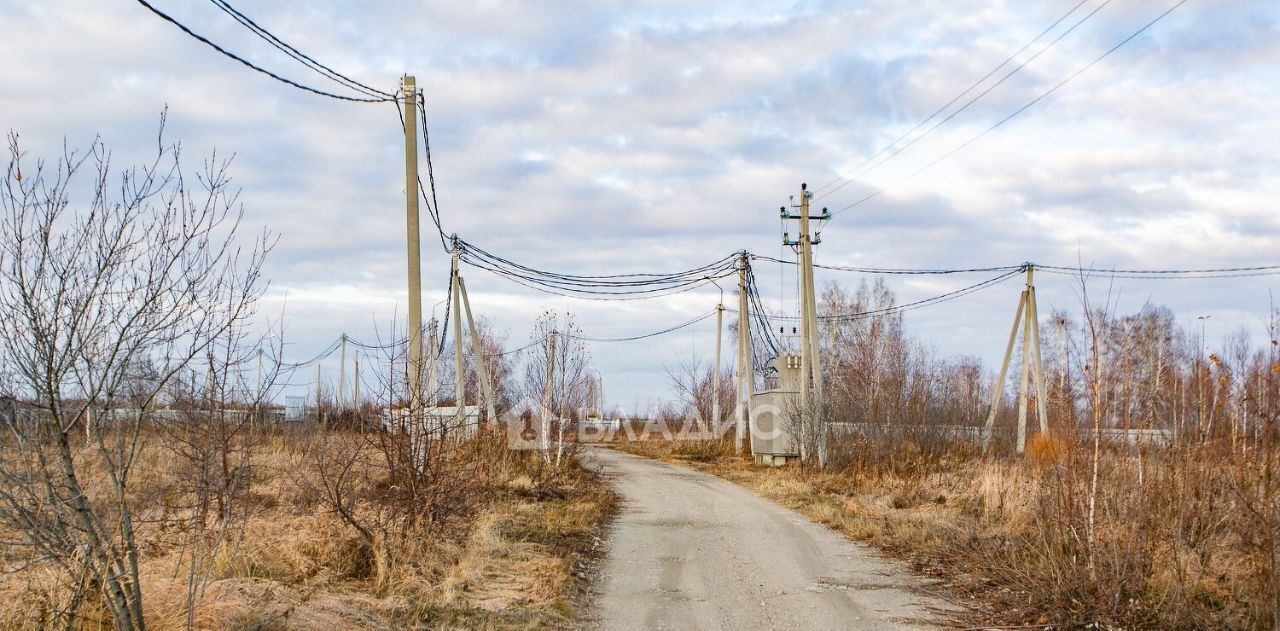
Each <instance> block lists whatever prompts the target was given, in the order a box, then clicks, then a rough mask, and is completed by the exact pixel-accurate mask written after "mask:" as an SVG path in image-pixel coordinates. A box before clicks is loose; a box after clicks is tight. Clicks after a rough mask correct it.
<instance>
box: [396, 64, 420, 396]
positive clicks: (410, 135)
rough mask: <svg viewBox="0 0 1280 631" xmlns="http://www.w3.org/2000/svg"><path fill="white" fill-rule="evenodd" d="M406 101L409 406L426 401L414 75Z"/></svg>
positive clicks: (403, 92) (403, 88) (405, 89)
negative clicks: (423, 382) (423, 365)
mask: <svg viewBox="0 0 1280 631" xmlns="http://www.w3.org/2000/svg"><path fill="white" fill-rule="evenodd" d="M400 96H401V98H402V99H403V100H404V104H403V107H402V108H401V109H403V110H404V201H405V206H404V209H405V228H406V230H405V234H406V237H407V239H408V255H409V321H408V322H407V325H408V328H409V353H408V360H409V361H408V365H407V366H406V369H407V370H406V372H408V381H409V407H410V409H411V410H417V409H418V407H419V405H420V404H421V401H422V387H421V386H422V384H421V378H422V252H421V243H420V241H419V239H418V110H417V108H418V87H417V81H416V80H415V79H414V78H413V77H412V76H410V75H405V76H404V77H403V78H402V79H401V85H400Z"/></svg>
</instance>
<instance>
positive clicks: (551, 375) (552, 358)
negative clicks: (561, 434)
mask: <svg viewBox="0 0 1280 631" xmlns="http://www.w3.org/2000/svg"><path fill="white" fill-rule="evenodd" d="M557 334H558V333H557V332H556V331H552V332H551V339H550V342H549V347H548V352H547V383H546V384H545V387H544V388H543V395H542V427H541V431H540V432H538V443H539V447H541V448H542V458H543V460H544V461H547V462H550V460H551V400H552V399H551V387H552V386H551V384H552V381H554V380H555V374H556V336H557ZM557 420H559V419H557Z"/></svg>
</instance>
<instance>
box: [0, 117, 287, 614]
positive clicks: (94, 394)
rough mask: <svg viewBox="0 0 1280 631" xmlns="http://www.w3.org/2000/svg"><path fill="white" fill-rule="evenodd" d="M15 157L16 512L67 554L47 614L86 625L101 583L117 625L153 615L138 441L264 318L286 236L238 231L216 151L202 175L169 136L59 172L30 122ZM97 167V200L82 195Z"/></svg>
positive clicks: (38, 558) (58, 560)
mask: <svg viewBox="0 0 1280 631" xmlns="http://www.w3.org/2000/svg"><path fill="white" fill-rule="evenodd" d="M161 127H162V129H163V124H162V125H161ZM9 153H10V161H9V165H8V168H7V170H6V177H5V181H4V183H3V186H2V187H0V206H2V207H3V215H0V313H4V314H5V316H4V318H0V356H3V357H4V359H3V360H2V361H0V364H3V365H4V366H5V367H6V368H7V369H8V370H9V371H11V374H12V382H11V383H12V385H11V387H12V389H13V393H12V396H15V397H17V398H18V399H20V400H21V401H22V402H23V404H22V406H21V407H22V410H21V412H20V413H17V414H10V415H9V417H8V418H7V419H4V423H5V427H4V432H3V434H4V438H3V443H2V444H0V480H2V481H3V482H2V484H0V487H2V488H3V490H0V523H3V525H4V526H5V527H7V528H10V529H12V531H14V532H17V533H20V534H21V536H22V538H23V549H24V551H25V556H26V562H27V563H47V564H50V565H51V566H52V567H56V568H58V570H59V572H60V573H61V575H62V577H63V581H64V583H65V584H66V585H67V586H68V587H69V590H70V593H71V594H72V596H71V598H70V599H68V600H65V601H63V602H61V603H58V604H57V609H56V610H54V611H51V612H50V614H49V621H48V624H50V625H56V626H62V627H71V626H74V625H75V624H76V621H77V617H78V612H79V611H80V608H81V606H82V605H83V604H84V602H85V600H86V599H87V598H89V597H90V596H94V597H97V596H100V597H101V601H102V603H103V605H104V606H105V608H106V609H107V611H108V612H109V613H110V616H111V619H112V621H113V624H114V625H115V627H116V628H119V629H141V628H143V626H144V621H143V618H142V611H143V609H142V598H143V594H142V588H141V584H140V581H139V569H138V567H139V557H140V556H141V552H140V549H139V545H138V531H137V523H136V522H135V517H136V514H135V511H134V508H133V502H134V498H135V495H136V490H135V489H133V488H132V487H131V486H130V481H131V474H132V472H133V469H134V467H135V464H136V459H137V457H138V455H139V452H140V450H141V448H142V442H141V440H140V437H141V436H142V434H143V432H144V429H145V428H146V427H147V425H148V423H150V422H152V421H154V420H157V418H158V416H157V414H158V410H159V409H160V408H161V407H163V406H165V405H167V404H168V403H169V402H168V401H166V400H165V398H164V393H165V387H166V386H167V385H168V384H170V383H171V382H172V381H173V380H174V378H175V376H176V375H177V374H178V373H179V372H181V371H183V370H184V369H186V368H188V367H189V366H191V365H192V364H193V363H195V362H197V360H198V359H199V358H201V357H204V356H206V355H207V354H208V353H209V352H211V350H212V349H213V348H214V347H215V346H216V345H217V344H218V343H219V341H222V340H225V339H227V337H228V335H231V334H232V333H233V332H234V331H236V330H237V329H238V328H240V327H243V326H244V324H245V322H246V320H247V319H248V318H250V317H251V316H252V315H253V313H254V305H255V303H256V301H257V299H258V298H259V297H260V296H261V293H262V291H263V282H262V281H261V279H260V277H259V272H260V270H261V265H262V261H263V257H264V256H265V254H266V252H267V250H268V249H269V247H270V243H269V241H268V240H267V239H268V238H267V236H266V235H263V237H261V238H259V239H258V240H257V241H255V242H254V243H253V245H252V246H250V247H249V248H248V249H241V248H240V246H239V245H238V242H239V241H238V235H237V232H238V225H239V220H240V213H239V208H238V204H237V201H236V195H235V194H234V192H233V191H232V190H231V189H230V180H229V177H228V174H227V166H228V162H227V161H225V160H220V159H218V158H217V157H216V156H214V157H213V158H212V159H211V160H210V161H208V162H207V163H206V164H205V168H204V171H203V173H201V174H200V176H199V177H198V178H197V181H195V182H193V181H190V180H188V179H187V177H186V176H185V174H184V171H183V165H182V161H181V159H180V156H179V152H178V147H177V146H176V145H165V144H164V141H163V139H161V140H159V142H158V143H157V148H156V153H155V158H154V160H153V161H152V162H150V163H148V164H145V165H143V166H140V167H135V168H131V169H127V170H125V171H123V172H120V173H113V172H112V169H111V168H110V154H109V153H108V152H107V150H106V148H105V147H104V146H103V145H102V143H101V142H98V141H95V142H94V143H93V144H92V145H90V147H89V149H88V151H87V152H85V153H77V152H74V151H71V150H67V151H66V152H64V155H63V156H62V157H61V158H59V159H58V161H57V162H56V164H55V165H54V166H53V167H52V168H50V167H48V166H47V165H46V164H45V163H44V162H42V161H37V162H36V163H35V164H34V165H32V164H30V163H29V162H28V161H27V160H25V156H24V155H23V152H22V150H21V148H20V146H19V142H18V136H17V134H14V133H11V134H10V135H9ZM86 164H87V165H88V170H90V171H92V172H93V173H92V175H91V178H92V181H91V182H88V184H89V186H88V187H86V189H87V190H88V191H89V193H90V197H89V198H88V199H87V200H85V201H84V202H83V203H82V204H77V205H75V206H73V205H72V191H74V190H78V187H81V186H82V185H84V184H85V183H86V182H84V180H82V179H81V178H80V174H81V172H82V171H84V170H85V167H86ZM117 178H118V179H117ZM113 180H115V181H116V183H115V184H113ZM6 556H8V555H6ZM12 560H13V557H12V556H9V558H7V559H6V564H9V563H10V562H12Z"/></svg>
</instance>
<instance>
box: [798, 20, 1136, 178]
mask: <svg viewBox="0 0 1280 631" xmlns="http://www.w3.org/2000/svg"><path fill="white" fill-rule="evenodd" d="M1088 1H1089V0H1080V2H1078V3H1076V4H1075V5H1074V6H1072V7H1071V8H1070V9H1067V12H1066V13H1064V14H1062V15H1061V16H1059V17H1058V19H1057V20H1054V22H1053V23H1052V24H1050V25H1049V26H1048V27H1046V28H1045V29H1044V30H1043V31H1040V34H1039V35H1036V36H1035V37H1034V38H1033V39H1032V40H1031V41H1029V42H1027V43H1025V44H1023V45H1022V48H1019V49H1018V50H1017V51H1014V53H1013V54H1012V55H1009V56H1008V57H1007V58H1005V60H1004V61H1002V62H1000V63H999V65H997V66H996V67H995V68H992V69H991V70H990V71H988V72H987V74H985V75H982V76H981V77H979V78H978V80H976V81H974V82H973V83H971V84H969V87H967V88H965V89H964V90H963V91H961V92H960V93H959V94H957V95H955V96H953V97H951V100H950V101H947V102H946V103H944V104H943V105H942V107H939V108H938V109H936V110H934V112H933V113H932V114H930V115H928V116H926V117H925V118H924V120H921V121H920V122H918V123H916V125H915V126H914V127H912V128H911V129H908V130H907V131H906V132H905V133H903V134H902V135H901V136H898V137H897V138H895V139H894V140H893V142H890V143H889V144H887V145H885V146H884V147H882V148H881V149H880V150H879V151H877V152H875V153H874V154H872V155H870V156H868V157H867V159H866V160H863V161H862V162H861V163H860V164H858V165H857V166H855V167H853V168H852V169H850V170H849V171H847V172H845V174H844V175H841V176H838V177H836V178H835V179H834V180H831V181H830V182H827V183H826V184H823V185H822V186H820V187H818V188H816V189H814V191H813V194H814V195H815V199H821V198H823V197H826V196H827V195H829V194H831V193H834V192H836V191H837V190H840V189H841V188H844V186H845V185H847V184H849V183H850V182H852V181H853V180H852V179H851V178H853V177H855V176H856V175H858V174H859V173H858V172H859V170H860V169H862V167H864V166H866V165H867V164H869V163H871V162H872V161H873V160H875V159H876V158H878V157H880V156H881V155H883V154H884V153H885V152H886V151H890V150H892V149H893V147H894V146H895V145H897V144H898V143H899V142H902V141H903V140H904V139H906V138H907V137H908V136H910V135H911V134H914V133H915V132H916V131H917V130H918V129H920V128H921V127H924V126H925V125H926V124H927V123H928V122H929V121H931V120H933V119H934V118H937V117H938V115H939V114H941V113H942V112H944V111H946V109H947V108H949V107H951V106H952V105H955V103H956V101H959V100H960V99H961V98H964V96H965V95H967V94H969V93H970V92H972V91H973V90H974V89H975V88H977V87H978V86H979V85H982V83H983V82H984V81H986V80H987V79H990V78H991V77H992V75H994V74H995V73H997V72H999V71H1000V69H1001V68H1004V67H1005V66H1007V65H1009V63H1010V62H1012V61H1013V60H1014V59H1017V57H1018V55H1021V54H1022V53H1023V52H1025V51H1026V50H1027V49H1028V48H1030V47H1031V45H1032V44H1035V43H1036V42H1038V41H1040V40H1041V39H1042V38H1044V36H1045V35H1048V34H1049V32H1050V31H1052V30H1053V29H1055V28H1057V27H1058V25H1059V24H1061V23H1062V22H1063V20H1066V19H1067V18H1068V17H1070V16H1071V14H1073V13H1075V12H1076V11H1077V10H1078V9H1079V8H1080V7H1081V6H1084V4H1085V3H1086V2H1088ZM1109 2H1110V0H1108V2H1106V3H1103V4H1102V5H1101V6H1099V7H1098V8H1097V9H1094V11H1093V13H1097V12H1098V10H1100V9H1101V8H1102V7H1104V6H1106V5H1107V3H1109ZM1093 13H1090V14H1089V15H1087V16H1085V18H1084V20H1081V21H1080V22H1077V23H1076V24H1075V26H1072V27H1071V28H1070V29H1068V30H1067V31H1066V32H1065V33H1063V34H1062V35H1061V36H1059V37H1058V39H1055V40H1053V41H1052V42H1050V43H1049V44H1048V45H1047V46H1045V47H1044V48H1042V49H1041V50H1040V52H1038V53H1036V55H1035V56H1033V57H1031V59H1028V60H1026V61H1024V62H1023V63H1022V64H1019V65H1018V67H1017V68H1015V69H1014V70H1013V71H1012V72H1010V73H1009V74H1006V75H1005V76H1004V77H1003V78H1001V79H1000V80H999V81H997V82H996V83H995V85H993V86H991V87H990V88H988V89H987V90H986V91H984V92H983V93H982V94H979V95H978V96H977V97H976V98H974V99H973V100H971V101H969V102H968V103H966V104H965V105H964V106H962V107H961V108H960V109H958V110H956V111H955V112H953V113H952V114H951V115H950V116H948V117H947V119H948V120H950V119H951V118H953V117H954V116H955V115H956V114H959V113H960V112H961V111H964V109H966V108H968V107H969V106H970V105H972V104H973V102H974V101H976V100H977V99H980V98H982V97H983V96H985V95H986V94H987V92H990V91H991V89H993V88H995V87H996V86H998V85H1000V84H1001V83H1003V82H1004V81H1005V80H1006V79H1008V78H1009V77H1010V76H1012V75H1013V74H1015V73H1017V72H1018V71H1019V70H1021V69H1022V68H1023V67H1024V66H1026V65H1027V64H1028V63H1030V62H1031V61H1033V60H1034V59H1035V58H1036V57H1037V56H1039V55H1040V54H1041V53H1043V52H1044V51H1046V50H1048V49H1049V48H1052V47H1053V45H1054V44H1056V43H1058V41H1059V40H1061V39H1062V37H1064V36H1066V35H1067V34H1069V33H1070V32H1071V31H1073V30H1075V28H1076V27H1077V26H1080V24H1082V23H1083V22H1084V21H1085V20H1088V19H1089V18H1090V17H1092V15H1093ZM943 122H944V123H945V122H946V121H945V120H944V121H943ZM940 124H941V123H940ZM936 128H937V126H935V127H934V129H936ZM930 132H932V129H931V130H929V131H928V132H925V134H924V135H922V136H921V138H923V137H924V136H927V135H928V134H929V133H930ZM916 140H919V138H917V139H916ZM915 142H916V141H915V140H913V141H911V144H914V143H915ZM909 146H910V145H907V147H909ZM907 147H903V148H902V149H899V150H897V151H895V152H894V153H893V155H897V154H898V153H901V152H902V151H904V150H906V149H907ZM890 157H892V155H891V156H890ZM886 161H887V158H886ZM880 164H883V162H881V163H880ZM877 166H878V165H877ZM874 168H875V167H872V169H868V170H867V171H866V172H863V173H862V174H865V173H867V172H870V171H871V170H874ZM841 182H843V183H841ZM835 184H840V186H837V187H836V188H834V189H832V190H830V191H827V192H824V191H826V189H828V188H830V187H831V186H834V185H835Z"/></svg>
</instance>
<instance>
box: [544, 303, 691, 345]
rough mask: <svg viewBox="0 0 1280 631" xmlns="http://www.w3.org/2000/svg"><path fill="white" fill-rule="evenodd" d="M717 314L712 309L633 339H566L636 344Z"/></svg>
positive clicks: (575, 337)
mask: <svg viewBox="0 0 1280 631" xmlns="http://www.w3.org/2000/svg"><path fill="white" fill-rule="evenodd" d="M715 314H716V310H715V309H712V310H711V311H708V312H707V313H704V314H702V315H700V316H698V317H696V318H694V319H692V320H689V321H687V322H683V323H680V324H677V325H675V326H673V327H670V328H666V329H662V330H661V331H654V332H653V333H645V334H643V335H633V336H631V337H613V338H602V337H582V336H579V335H572V336H570V335H567V334H566V337H572V338H573V339H575V340H582V341H583V342H634V341H636V340H644V339H648V338H651V337H657V336H659V335H666V334H667V333H671V332H673V331H679V330H680V329H683V328H685V327H690V326H693V325H695V324H697V323H699V322H702V321H703V320H706V319H707V318H710V317H711V316H713V315H715Z"/></svg>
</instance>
